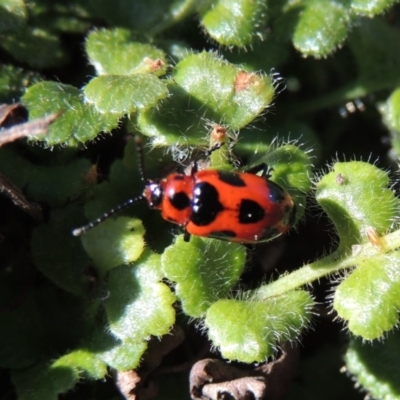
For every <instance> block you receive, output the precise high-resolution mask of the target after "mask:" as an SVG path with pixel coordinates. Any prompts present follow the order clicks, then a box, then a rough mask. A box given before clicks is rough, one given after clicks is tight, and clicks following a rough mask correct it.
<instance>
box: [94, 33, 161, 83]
mask: <svg viewBox="0 0 400 400" xmlns="http://www.w3.org/2000/svg"><path fill="white" fill-rule="evenodd" d="M86 52H87V55H88V57H89V61H90V63H91V64H93V66H94V67H95V68H96V71H97V74H98V75H105V74H111V75H132V74H138V73H139V74H143V73H150V72H154V73H155V74H156V75H157V76H160V75H163V74H165V71H166V68H167V65H168V64H167V58H166V55H165V53H164V52H163V51H162V50H160V49H158V48H157V47H154V46H152V45H150V44H148V43H145V42H143V43H142V42H141V40H140V38H139V37H138V35H137V34H134V33H133V32H131V31H129V30H127V29H122V28H117V29H113V30H111V29H101V30H97V31H93V32H91V33H89V35H88V37H87V39H86ZM156 60H160V61H161V63H162V64H156V63H155V61H156ZM157 65H158V67H157Z"/></svg>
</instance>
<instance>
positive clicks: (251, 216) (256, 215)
mask: <svg viewBox="0 0 400 400" xmlns="http://www.w3.org/2000/svg"><path fill="white" fill-rule="evenodd" d="M264 215H265V211H264V209H263V208H262V207H261V206H260V205H259V204H258V203H257V202H255V201H253V200H248V199H244V200H242V201H241V202H240V205H239V222H240V223H241V224H253V223H256V222H259V221H261V220H262V219H263V218H264Z"/></svg>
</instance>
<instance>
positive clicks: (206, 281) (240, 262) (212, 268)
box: [161, 235, 246, 318]
mask: <svg viewBox="0 0 400 400" xmlns="http://www.w3.org/2000/svg"><path fill="white" fill-rule="evenodd" d="M245 258H246V252H245V248H244V247H243V246H241V245H239V244H236V243H229V242H223V241H221V240H213V239H203V238H200V237H196V236H192V237H191V239H190V242H189V243H187V242H185V241H184V239H183V236H182V235H180V236H178V237H177V238H176V240H175V243H174V244H173V245H171V246H169V247H168V248H167V249H166V250H165V251H164V253H163V255H162V258H161V260H162V268H163V271H164V273H165V276H166V277H167V278H168V279H169V280H170V281H172V282H175V284H176V285H175V293H176V295H177V297H178V298H179V299H180V300H181V302H182V308H183V310H184V312H185V314H187V315H189V316H191V317H195V318H198V317H201V316H203V315H204V313H205V312H206V311H207V309H208V308H209V307H210V305H211V304H212V303H213V302H215V301H216V300H218V299H220V298H223V297H226V296H227V295H228V294H229V292H230V291H231V290H232V289H233V287H234V285H235V284H236V283H237V281H238V279H239V277H240V275H241V274H242V272H243V268H244V262H245Z"/></svg>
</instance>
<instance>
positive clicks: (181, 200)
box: [169, 192, 190, 210]
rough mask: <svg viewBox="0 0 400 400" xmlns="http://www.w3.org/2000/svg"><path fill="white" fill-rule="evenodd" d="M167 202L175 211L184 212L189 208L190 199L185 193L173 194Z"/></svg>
mask: <svg viewBox="0 0 400 400" xmlns="http://www.w3.org/2000/svg"><path fill="white" fill-rule="evenodd" d="M169 201H170V202H171V204H172V205H173V206H174V207H175V208H176V209H177V210H184V209H185V208H187V207H189V206H190V199H189V197H188V195H187V194H186V193H185V192H177V193H174V194H173V195H172V196H171V197H169Z"/></svg>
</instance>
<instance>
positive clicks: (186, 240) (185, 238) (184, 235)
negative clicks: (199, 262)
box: [183, 229, 190, 242]
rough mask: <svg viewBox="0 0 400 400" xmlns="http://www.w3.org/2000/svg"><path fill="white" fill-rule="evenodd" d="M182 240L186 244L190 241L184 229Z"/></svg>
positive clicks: (188, 234)
mask: <svg viewBox="0 0 400 400" xmlns="http://www.w3.org/2000/svg"><path fill="white" fill-rule="evenodd" d="M183 240H184V241H185V242H188V241H189V240H190V233H189V232H188V231H187V230H186V229H185V231H184V232H183Z"/></svg>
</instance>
